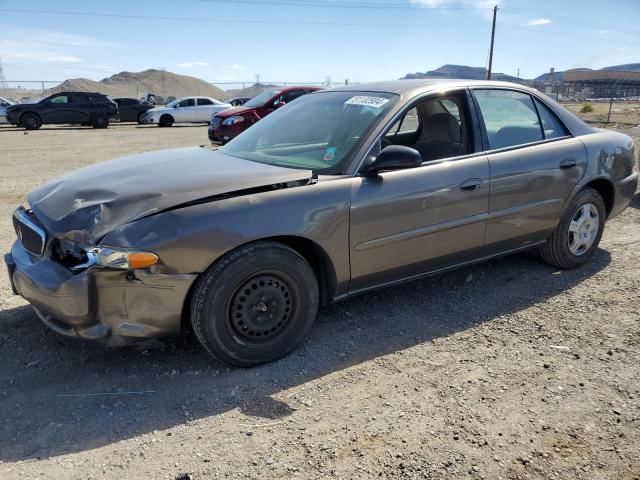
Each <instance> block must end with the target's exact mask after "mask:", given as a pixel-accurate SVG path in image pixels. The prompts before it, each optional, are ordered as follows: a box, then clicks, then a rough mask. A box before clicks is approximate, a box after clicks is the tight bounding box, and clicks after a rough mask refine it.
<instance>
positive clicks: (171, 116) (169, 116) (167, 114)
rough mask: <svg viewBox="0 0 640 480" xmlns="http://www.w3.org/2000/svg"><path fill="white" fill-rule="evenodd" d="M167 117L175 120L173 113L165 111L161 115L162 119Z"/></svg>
mask: <svg viewBox="0 0 640 480" xmlns="http://www.w3.org/2000/svg"><path fill="white" fill-rule="evenodd" d="M167 117H168V118H170V119H171V120H174V118H173V115H171V114H170V113H163V114H162V115H160V120H162V119H163V118H167ZM174 121H175V120H174Z"/></svg>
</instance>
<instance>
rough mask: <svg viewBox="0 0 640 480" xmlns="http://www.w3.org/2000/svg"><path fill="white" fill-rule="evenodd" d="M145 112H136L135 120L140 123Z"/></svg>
mask: <svg viewBox="0 0 640 480" xmlns="http://www.w3.org/2000/svg"><path fill="white" fill-rule="evenodd" d="M144 114H145V112H140V113H139V114H138V118H137V119H136V121H137V122H138V124H140V125H142V117H144Z"/></svg>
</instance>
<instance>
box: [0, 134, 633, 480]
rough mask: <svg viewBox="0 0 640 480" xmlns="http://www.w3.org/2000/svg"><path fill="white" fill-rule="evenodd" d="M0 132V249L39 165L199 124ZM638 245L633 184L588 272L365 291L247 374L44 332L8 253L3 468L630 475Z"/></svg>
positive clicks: (27, 474)
mask: <svg viewBox="0 0 640 480" xmlns="http://www.w3.org/2000/svg"><path fill="white" fill-rule="evenodd" d="M624 131H626V132H627V133H632V134H634V136H635V137H636V142H637V143H638V142H640V138H638V136H639V134H640V130H638V129H637V128H635V129H630V128H628V129H625V130H624ZM0 143H1V145H2V147H1V150H2V155H1V156H0V176H1V178H2V182H1V186H0V247H2V250H3V251H7V250H8V249H9V247H10V244H11V242H12V241H13V237H14V234H13V231H12V228H11V226H10V219H9V218H10V214H11V211H12V209H13V208H14V207H15V206H16V205H17V204H19V203H21V202H24V200H25V194H26V193H27V192H29V191H30V190H32V189H33V188H34V187H35V186H36V185H38V184H39V183H41V182H42V181H44V180H45V179H47V178H50V177H53V176H55V175H57V174H60V173H62V172H64V171H67V170H69V169H72V168H76V167H78V166H81V165H85V164H87V163H93V162H98V161H103V160H106V159H109V158H113V157H116V156H119V155H123V154H127V153H134V152H141V151H145V150H151V149H158V148H165V147H169V146H178V145H193V144H203V143H206V130H205V129H204V128H202V127H173V128H170V129H158V128H155V127H136V126H125V125H118V126H115V127H111V128H109V129H108V130H106V131H95V130H91V129H64V128H53V129H46V130H45V129H43V130H41V131H38V132H32V133H29V134H28V135H24V133H23V132H22V131H19V130H14V129H11V128H6V127H5V128H2V127H0ZM639 247H640V195H639V194H636V197H635V198H634V202H633V204H632V207H631V208H628V209H627V210H626V211H625V212H624V213H623V214H621V215H620V216H619V217H617V218H615V219H613V220H612V221H611V222H609V223H608V224H607V228H606V231H605V234H604V237H603V240H602V243H601V248H600V249H599V250H598V251H597V253H596V254H595V256H594V258H593V261H592V262H591V264H590V265H588V266H586V267H584V268H582V269H579V270H574V271H558V270H555V269H554V268H552V267H549V266H548V265H546V264H544V263H543V262H542V261H541V260H540V259H539V258H538V257H537V256H536V255H535V254H533V253H526V254H520V255H515V256H511V257H507V258H504V259H501V260H496V261H493V262H490V263H486V264H483V265H478V266H475V267H470V268H465V269H461V270H457V271H454V272H451V273H446V274H442V275H439V276H436V277H432V278H429V279H426V280H421V281H416V282H413V283H409V284H406V285H403V286H398V287H393V288H388V289H385V290H380V291H378V292H375V293H369V294H365V295H362V296H360V297H357V298H354V299H352V300H349V301H345V302H343V303H339V304H337V305H334V306H331V307H328V308H325V309H323V310H322V311H321V313H320V316H319V319H318V321H317V324H316V326H315V328H314V329H313V331H312V334H311V335H310V338H309V340H308V341H307V342H306V343H305V345H304V346H303V347H302V348H300V349H299V350H298V351H296V352H295V353H294V354H293V355H291V356H290V357H288V358H285V359H283V360H281V361H278V362H276V363H273V364H270V365H266V366H263V367H260V368H256V369H251V370H241V369H229V368H227V367H226V366H225V365H223V364H222V363H220V362H218V361H216V360H212V359H210V358H207V357H206V355H205V354H204V351H203V349H201V348H200V347H199V345H198V344H197V342H196V341H195V339H194V338H192V337H186V338H182V339H176V340H172V341H169V342H168V343H167V344H165V346H164V347H162V348H156V349H151V350H143V349H135V348H129V349H116V350H105V349H102V348H99V347H96V346H93V345H90V344H86V343H79V342H76V341H72V340H70V339H67V338H64V337H61V336H59V335H56V334H55V333H53V332H50V331H48V330H47V329H46V328H45V327H44V326H43V325H42V324H41V323H40V322H39V321H38V319H37V318H36V316H35V315H34V314H33V313H32V311H31V310H30V308H29V307H28V306H26V304H25V302H24V301H23V300H21V299H20V298H18V297H14V296H12V294H11V292H10V290H9V284H8V281H7V278H6V270H5V269H4V266H2V267H0V351H1V352H2V362H1V363H0V478H2V479H11V478H20V479H22V478H30V479H31V478H51V479H62V478H64V479H87V478H118V479H128V478H136V479H138V478H157V479H176V478H183V479H186V478H193V479H208V478H256V479H257V478H260V479H262V478H290V477H297V478H324V477H336V478H345V479H346V478H372V477H380V478H458V477H469V478H486V479H497V478H523V479H528V478H558V479H568V478H584V479H638V478H640V457H639V455H638V452H639V451H640V310H639V306H638V303H639V302H638V300H639V295H638V291H640V273H639V271H638V253H637V252H638V249H639Z"/></svg>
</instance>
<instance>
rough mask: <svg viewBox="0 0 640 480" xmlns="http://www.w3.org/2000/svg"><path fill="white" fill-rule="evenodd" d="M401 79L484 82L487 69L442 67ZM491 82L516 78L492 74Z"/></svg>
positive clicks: (515, 78)
mask: <svg viewBox="0 0 640 480" xmlns="http://www.w3.org/2000/svg"><path fill="white" fill-rule="evenodd" d="M403 78H405V79H411V78H464V79H468V80H484V79H485V78H487V69H486V68H484V67H468V66H466V65H443V66H441V67H440V68H437V69H435V70H429V71H427V72H416V73H408V74H407V75H405V76H404V77H403ZM491 78H492V79H493V80H501V81H505V82H515V81H518V78H517V77H514V76H512V75H506V74H504V73H495V72H494V73H492V74H491Z"/></svg>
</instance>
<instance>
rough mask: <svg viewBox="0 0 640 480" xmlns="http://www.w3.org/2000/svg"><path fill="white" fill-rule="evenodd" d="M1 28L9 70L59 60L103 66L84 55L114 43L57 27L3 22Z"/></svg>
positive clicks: (0, 39)
mask: <svg viewBox="0 0 640 480" xmlns="http://www.w3.org/2000/svg"><path fill="white" fill-rule="evenodd" d="M0 30H2V36H1V37H0V52H2V61H3V62H4V63H6V64H7V66H8V67H9V70H11V69H12V68H16V69H20V68H25V67H28V68H29V69H33V70H34V71H42V70H45V69H46V68H47V67H48V66H51V67H52V66H55V65H57V64H60V65H69V64H78V66H79V64H82V67H83V68H86V69H91V70H93V69H94V68H95V67H99V66H98V65H92V64H87V63H84V57H90V58H96V57H99V51H100V49H102V48H107V47H113V46H114V44H113V43H111V42H104V41H101V40H97V39H95V38H91V37H86V36H83V35H75V34H68V33H61V32H56V31H53V30H44V29H37V28H25V27H14V26H0ZM97 69H98V70H100V68H97ZM102 70H104V69H102Z"/></svg>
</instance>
